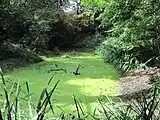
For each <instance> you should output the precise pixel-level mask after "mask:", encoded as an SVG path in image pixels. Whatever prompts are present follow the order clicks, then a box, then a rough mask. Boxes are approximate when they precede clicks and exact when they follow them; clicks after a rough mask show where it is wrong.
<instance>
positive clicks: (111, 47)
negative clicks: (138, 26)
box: [96, 37, 145, 72]
mask: <svg viewBox="0 0 160 120" xmlns="http://www.w3.org/2000/svg"><path fill="white" fill-rule="evenodd" d="M106 39H107V38H106ZM133 48H134V45H132V44H131V43H127V42H123V41H122V40H119V38H115V37H110V38H108V39H107V40H105V41H104V42H102V43H101V44H100V46H98V47H97V49H96V53H98V54H100V55H101V57H102V58H103V59H104V61H105V62H108V63H111V64H113V65H115V66H116V67H117V68H118V69H120V70H122V72H127V71H129V70H131V69H138V68H142V67H145V64H142V63H141V62H140V61H139V60H138V59H137V58H136V57H135V55H134V53H132V52H131V51H132V50H133Z"/></svg>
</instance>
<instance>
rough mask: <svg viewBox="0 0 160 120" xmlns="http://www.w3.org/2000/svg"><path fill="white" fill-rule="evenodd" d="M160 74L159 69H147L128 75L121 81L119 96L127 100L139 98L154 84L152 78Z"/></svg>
mask: <svg viewBox="0 0 160 120" xmlns="http://www.w3.org/2000/svg"><path fill="white" fill-rule="evenodd" d="M158 72H160V69H159V68H156V67H154V68H147V69H140V70H136V71H132V72H130V73H127V74H126V75H125V77H121V78H120V81H119V85H118V88H119V91H118V93H119V96H120V97H121V98H124V99H126V100H130V99H135V98H137V97H138V96H139V95H140V93H141V92H142V91H148V90H149V89H150V88H151V87H152V86H153V84H152V83H151V77H152V76H153V75H154V74H156V73H158Z"/></svg>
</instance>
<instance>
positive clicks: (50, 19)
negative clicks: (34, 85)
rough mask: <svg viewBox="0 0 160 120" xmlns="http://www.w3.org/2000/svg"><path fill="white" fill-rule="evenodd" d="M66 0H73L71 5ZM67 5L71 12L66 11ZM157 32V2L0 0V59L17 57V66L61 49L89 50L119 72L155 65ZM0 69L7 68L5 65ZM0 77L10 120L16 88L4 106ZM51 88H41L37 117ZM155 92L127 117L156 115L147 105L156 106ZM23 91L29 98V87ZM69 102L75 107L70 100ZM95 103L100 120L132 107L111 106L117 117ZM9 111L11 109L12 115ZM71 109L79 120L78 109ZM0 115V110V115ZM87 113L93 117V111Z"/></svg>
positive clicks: (159, 20) (159, 40) (123, 114)
mask: <svg viewBox="0 0 160 120" xmlns="http://www.w3.org/2000/svg"><path fill="white" fill-rule="evenodd" d="M71 1H72V2H74V3H75V5H74V6H73V5H71ZM67 8H72V9H74V10H73V11H67V12H66V10H65V9H67ZM159 33H160V1H159V0H96V1H95V0H47V1H46V0H40V1H33V0H32V1H30V0H26V1H22V0H1V1H0V60H7V59H9V58H11V59H12V58H14V59H20V61H18V64H20V63H21V65H22V64H24V63H35V62H41V61H43V60H44V59H43V57H42V56H55V55H60V54H61V53H63V52H62V51H68V50H76V49H77V48H83V49H84V48H89V49H91V50H92V51H94V52H95V53H96V54H98V55H100V56H101V57H102V59H103V60H104V62H106V63H110V64H113V65H114V66H115V67H116V68H117V69H118V70H120V71H121V72H122V73H126V72H129V71H130V70H135V69H140V68H147V67H155V66H156V67H159V64H160V59H159V57H160V38H159ZM14 64H17V63H16V62H15V63H14ZM1 67H2V69H6V68H9V67H8V65H7V67H4V66H1ZM15 67H17V65H15ZM1 76H2V82H3V86H4V91H5V96H6V103H7V107H8V108H7V107H6V108H7V110H8V112H7V113H6V114H7V117H8V118H7V119H9V120H10V119H11V112H13V111H12V107H13V105H14V104H15V105H16V107H15V111H16V112H17V110H16V108H18V107H17V104H18V101H17V98H18V97H17V96H18V95H19V90H17V93H16V95H15V96H16V97H15V101H14V102H13V103H14V104H12V103H11V104H12V105H10V103H9V100H8V97H7V96H8V93H7V92H8V91H7V90H6V88H5V86H6V84H5V83H4V78H3V73H2V72H1ZM26 85H27V83H26ZM18 88H19V86H18V87H17V89H18ZM54 89H55V88H53V89H52V90H51V91H50V92H49V91H47V90H46V89H44V91H43V92H45V93H43V92H42V93H43V94H46V98H44V101H43V105H44V106H43V105H42V106H40V107H44V109H43V110H42V112H40V111H38V112H37V115H40V116H38V117H40V118H37V119H43V117H44V116H43V115H44V113H45V112H46V106H47V105H48V104H49V105H50V108H51V110H52V106H51V103H50V98H51V96H52V93H53V92H54ZM27 90H28V85H27ZM155 91H156V90H155ZM155 91H154V94H153V99H152V100H151V102H149V103H147V101H146V98H144V101H143V102H142V101H141V102H142V103H144V104H143V105H142V106H141V107H140V108H141V109H139V107H138V108H137V109H136V110H137V111H136V110H133V111H134V112H135V113H133V114H132V115H133V116H134V117H132V119H135V120H136V119H141V118H142V119H145V120H147V119H148V120H149V119H150V118H153V117H157V116H156V115H155V116H152V115H154V114H153V113H154V110H155V106H156V105H155V106H154V105H153V104H152V103H154V104H158V103H157V102H155V96H156V95H155V93H156V92H155ZM27 92H28V93H27V95H28V98H29V90H28V91H27ZM74 101H75V103H76V105H77V104H78V103H77V100H76V98H75V99H74ZM99 103H100V106H101V107H102V109H103V112H102V113H103V115H105V116H104V118H103V119H125V120H127V119H131V116H132V115H130V113H132V112H133V111H132V110H131V108H130V107H127V110H128V111H127V112H126V110H125V112H124V111H123V110H119V109H118V110H117V109H116V110H117V112H118V113H117V115H118V114H120V116H116V115H115V116H113V117H112V115H113V111H110V110H109V111H110V112H107V111H106V109H105V108H104V106H103V104H102V102H101V101H99ZM40 104H41V103H40ZM146 104H147V105H146ZM29 106H30V104H29ZM78 106H79V107H80V105H78ZM135 106H136V107H137V105H135ZM76 107H77V106H76ZM80 109H81V108H80ZM147 110H148V111H149V112H148V111H147ZM15 111H14V112H13V113H16V112H15ZM77 111H78V117H79V118H80V115H79V110H78V108H77ZM131 111H132V112H131ZM38 113H40V114H38ZM82 114H83V111H82ZM142 114H143V115H142ZM144 114H145V115H144ZM16 115H17V113H16V114H15V119H17V118H16ZM127 115H128V116H127ZM4 116H5V115H4ZM4 116H3V115H1V113H0V117H4ZM91 116H92V117H93V118H95V119H98V118H96V117H95V116H94V115H91ZM144 116H145V117H144ZM146 116H147V117H148V118H147V117H146ZM61 117H64V115H62V116H61ZM85 117H86V116H85ZM123 117H124V118H123ZM138 117H139V118H138ZM1 119H3V118H1ZM4 119H5V118H4ZM62 119H63V118H62ZM99 119H100V118H99ZM157 119H158V118H157Z"/></svg>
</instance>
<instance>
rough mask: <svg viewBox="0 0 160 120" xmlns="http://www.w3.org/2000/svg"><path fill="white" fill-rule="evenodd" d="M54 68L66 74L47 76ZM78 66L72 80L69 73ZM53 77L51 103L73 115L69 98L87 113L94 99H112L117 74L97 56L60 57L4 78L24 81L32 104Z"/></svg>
mask: <svg viewBox="0 0 160 120" xmlns="http://www.w3.org/2000/svg"><path fill="white" fill-rule="evenodd" d="M55 64H57V65H58V66H59V67H61V68H64V69H66V70H67V73H66V74H64V72H63V71H57V72H53V71H52V72H50V73H48V70H50V69H53V68H55ZM78 64H80V65H82V68H80V73H81V74H80V75H77V76H76V75H74V74H72V72H73V71H75V70H76V67H77V65H78ZM53 75H55V76H54V79H53V80H52V82H51V84H50V88H52V87H53V86H54V84H55V83H56V81H57V80H60V83H59V85H58V87H57V89H56V92H55V93H54V95H53V103H55V105H58V106H59V107H61V108H62V109H63V110H64V111H67V112H69V111H70V112H73V110H74V109H73V108H75V106H74V104H73V103H74V102H73V98H72V95H73V94H74V95H75V96H76V98H78V99H80V100H81V101H82V104H83V105H84V107H86V108H87V110H88V111H91V110H92V107H93V106H94V105H96V104H95V103H96V101H97V97H98V96H100V95H109V96H114V95H116V92H117V90H116V88H117V83H118V81H117V80H118V73H117V71H116V69H115V68H114V67H113V66H112V65H109V64H105V63H104V62H103V61H102V60H101V59H100V58H99V57H98V56H93V55H85V56H84V55H83V56H79V57H71V58H67V59H63V58H61V57H54V58H45V61H44V62H41V63H39V64H34V65H30V66H29V67H26V68H22V69H16V70H14V71H13V72H12V73H9V74H8V75H6V76H7V77H9V78H11V79H13V80H16V81H20V82H21V83H23V82H25V81H28V82H29V85H30V90H31V91H32V92H33V93H35V94H34V95H33V97H32V100H33V101H38V98H39V96H40V93H41V91H42V89H43V88H44V87H46V86H47V82H48V80H49V79H50V78H51V76H53ZM90 105H92V107H91V106H90ZM56 108H57V109H56V110H57V111H59V110H60V109H59V108H58V107H56ZM58 113H59V112H58Z"/></svg>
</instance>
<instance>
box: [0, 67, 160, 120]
mask: <svg viewBox="0 0 160 120" xmlns="http://www.w3.org/2000/svg"><path fill="white" fill-rule="evenodd" d="M0 74H1V79H2V88H3V91H4V98H3V99H4V100H3V104H4V107H2V106H3V105H2V104H1V106H0V120H23V119H26V120H50V119H52V120H160V109H159V100H160V95H159V88H158V87H154V88H153V89H151V90H150V92H149V94H148V96H146V95H145V94H144V93H143V92H142V95H141V97H140V98H139V99H137V100H136V101H130V102H128V103H126V102H123V101H121V102H120V103H116V102H114V101H113V100H112V99H110V98H109V97H107V96H105V97H104V99H103V100H102V99H99V98H98V102H97V104H99V106H98V108H95V110H94V112H93V113H88V112H87V111H86V110H85V109H84V108H83V105H82V104H81V100H80V99H78V98H76V97H75V96H74V95H73V102H74V104H75V108H76V111H77V115H74V114H72V113H67V111H63V113H61V114H60V115H59V117H55V112H56V111H55V110H54V106H53V103H52V100H51V97H52V96H53V93H54V91H55V89H56V87H57V85H58V83H59V82H60V81H57V82H56V84H55V85H54V86H53V88H52V89H51V90H49V89H48V87H49V85H50V83H51V81H52V79H53V77H54V76H52V77H51V78H50V79H49V81H48V84H47V86H46V87H45V88H44V89H43V90H42V92H41V94H40V97H39V99H38V102H37V105H36V107H35V108H34V105H33V104H32V99H31V98H32V95H33V94H32V93H31V91H30V88H29V83H28V82H25V83H24V84H22V85H20V84H17V83H12V84H13V86H15V85H16V87H10V89H9V90H8V89H7V82H6V80H5V78H4V75H3V72H2V69H0ZM22 86H25V88H26V92H24V91H23V90H22ZM13 90H14V94H11V91H13ZM21 93H23V94H24V95H25V96H22V94H21ZM64 99H65V98H64ZM22 100H23V105H24V101H25V102H26V103H27V106H28V108H27V110H24V108H20V103H21V102H22ZM23 111H25V112H27V114H23ZM48 112H49V113H50V114H51V115H48V116H47V114H48Z"/></svg>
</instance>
